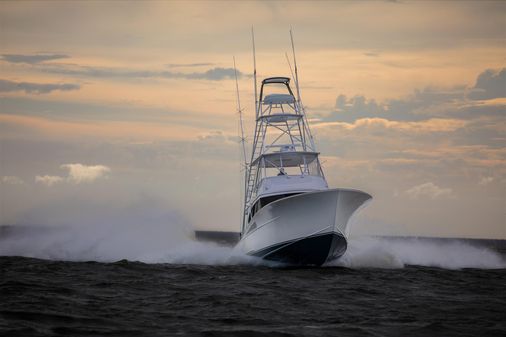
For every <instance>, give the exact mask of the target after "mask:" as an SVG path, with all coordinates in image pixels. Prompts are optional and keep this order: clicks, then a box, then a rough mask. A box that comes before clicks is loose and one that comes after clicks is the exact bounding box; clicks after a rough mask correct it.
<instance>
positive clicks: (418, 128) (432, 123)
mask: <svg viewBox="0 0 506 337" xmlns="http://www.w3.org/2000/svg"><path fill="white" fill-rule="evenodd" d="M465 125H466V121H463V120H459V119H443V118H431V119H427V120H422V121H417V122H408V121H392V120H388V119H384V118H361V119H357V120H356V121H354V122H353V123H346V122H322V123H318V124H315V125H314V127H315V128H325V127H340V128H342V129H344V130H350V131H351V130H368V131H374V130H381V129H391V130H398V131H409V132H413V133H428V132H453V131H455V130H458V129H460V128H463V127H465Z"/></svg>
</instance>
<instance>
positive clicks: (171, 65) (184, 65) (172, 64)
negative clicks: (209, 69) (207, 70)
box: [167, 63, 214, 68]
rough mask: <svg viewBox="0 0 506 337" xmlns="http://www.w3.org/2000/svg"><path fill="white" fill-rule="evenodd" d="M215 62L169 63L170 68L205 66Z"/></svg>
mask: <svg viewBox="0 0 506 337" xmlns="http://www.w3.org/2000/svg"><path fill="white" fill-rule="evenodd" d="M212 65H214V63H169V64H167V67H169V68H193V67H205V66H212Z"/></svg>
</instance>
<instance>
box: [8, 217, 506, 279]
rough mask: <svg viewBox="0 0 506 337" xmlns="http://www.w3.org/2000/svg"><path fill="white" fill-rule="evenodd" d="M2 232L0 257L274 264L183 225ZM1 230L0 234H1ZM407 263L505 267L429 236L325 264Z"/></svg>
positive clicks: (355, 245) (367, 246)
mask: <svg viewBox="0 0 506 337" xmlns="http://www.w3.org/2000/svg"><path fill="white" fill-rule="evenodd" d="M5 232H6V231H5V230H4V231H3V235H1V236H0V255H4V256H25V257H34V258H41V259H49V260H64V261H98V262H115V261H119V260H124V259H126V260H130V261H140V262H145V263H173V264H201V265H236V264H246V265H270V266H272V265H273V264H272V263H266V262H264V261H262V260H260V259H258V258H254V257H250V256H246V255H243V254H240V253H238V252H237V251H235V250H234V249H233V248H232V247H228V246H220V245H217V244H214V243H208V242H199V241H195V240H194V239H193V230H190V229H189V228H188V227H185V226H184V225H174V226H167V225H148V226H136V225H133V224H129V225H118V224H116V225H108V226H106V225H101V226H78V227H76V226H74V227H53V228H47V227H44V228H40V227H37V226H32V227H25V228H23V227H19V228H16V227H13V228H11V229H10V230H9V231H8V233H5ZM0 234H1V233H0ZM406 265H417V266H428V267H439V268H445V269H461V268H480V269H497V268H506V261H505V260H504V258H503V257H502V256H501V255H500V254H498V253H496V252H495V251H492V250H490V249H487V248H485V247H480V246H475V245H471V244H469V243H466V242H463V241H459V240H450V241H437V240H435V241H431V240H430V239H423V240H421V239H416V238H403V239H390V238H378V237H356V238H351V239H350V240H349V244H348V250H347V252H346V253H345V255H343V256H342V257H341V258H340V259H339V260H337V261H333V262H331V263H328V264H327V265H326V266H327V267H335V266H340V267H347V268H403V267H404V266H406Z"/></svg>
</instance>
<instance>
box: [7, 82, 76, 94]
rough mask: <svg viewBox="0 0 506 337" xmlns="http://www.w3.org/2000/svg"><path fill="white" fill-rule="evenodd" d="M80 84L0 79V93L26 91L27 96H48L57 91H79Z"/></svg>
mask: <svg viewBox="0 0 506 337" xmlns="http://www.w3.org/2000/svg"><path fill="white" fill-rule="evenodd" d="M80 88H81V86H80V85H79V84H72V83H61V84H54V83H31V82H14V81H8V80H1V79H0V92H12V91H24V92H25V93H27V94H48V93H50V92H52V91H55V90H60V91H71V90H79V89H80Z"/></svg>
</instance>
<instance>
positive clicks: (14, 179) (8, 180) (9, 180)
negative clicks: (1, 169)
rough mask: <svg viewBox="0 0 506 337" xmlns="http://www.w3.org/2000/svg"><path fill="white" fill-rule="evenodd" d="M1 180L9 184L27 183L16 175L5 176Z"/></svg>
mask: <svg viewBox="0 0 506 337" xmlns="http://www.w3.org/2000/svg"><path fill="white" fill-rule="evenodd" d="M1 181H2V183H4V184H8V185H23V184H24V183H25V182H24V181H23V179H21V178H19V177H16V176H3V177H2V179H1Z"/></svg>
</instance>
